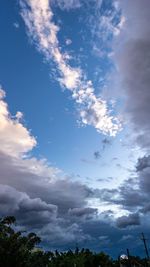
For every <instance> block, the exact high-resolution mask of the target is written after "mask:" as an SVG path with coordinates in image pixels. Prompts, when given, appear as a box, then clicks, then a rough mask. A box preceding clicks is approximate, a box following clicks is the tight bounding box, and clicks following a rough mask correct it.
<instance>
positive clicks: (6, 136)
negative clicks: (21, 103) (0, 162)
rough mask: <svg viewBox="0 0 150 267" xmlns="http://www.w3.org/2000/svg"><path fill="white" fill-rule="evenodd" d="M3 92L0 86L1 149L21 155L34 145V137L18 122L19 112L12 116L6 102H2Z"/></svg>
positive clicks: (11, 153) (14, 154)
mask: <svg viewBox="0 0 150 267" xmlns="http://www.w3.org/2000/svg"><path fill="white" fill-rule="evenodd" d="M4 97H5V92H4V91H3V89H2V88H0V122H1V123H0V144H1V151H2V152H5V153H7V154H8V155H13V156H16V157H17V156H20V155H21V156H23V155H24V153H26V152H28V151H30V150H32V148H33V147H34V146H35V145H36V139H35V138H34V137H32V136H31V134H30V132H29V131H28V130H27V129H26V128H25V127H24V126H23V125H22V124H21V123H20V122H19V119H20V118H21V117H22V113H21V112H17V114H16V116H15V118H12V117H11V115H10V113H9V111H8V106H7V103H6V102H4V100H3V99H4Z"/></svg>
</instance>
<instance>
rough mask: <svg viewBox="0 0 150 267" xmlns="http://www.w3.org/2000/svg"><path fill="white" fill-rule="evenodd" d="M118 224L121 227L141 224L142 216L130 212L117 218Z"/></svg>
mask: <svg viewBox="0 0 150 267" xmlns="http://www.w3.org/2000/svg"><path fill="white" fill-rule="evenodd" d="M116 225H117V226H118V227H119V228H126V227H128V226H135V225H140V216H139V214H138V213H133V214H129V215H128V216H121V217H119V218H118V219H117V220H116Z"/></svg>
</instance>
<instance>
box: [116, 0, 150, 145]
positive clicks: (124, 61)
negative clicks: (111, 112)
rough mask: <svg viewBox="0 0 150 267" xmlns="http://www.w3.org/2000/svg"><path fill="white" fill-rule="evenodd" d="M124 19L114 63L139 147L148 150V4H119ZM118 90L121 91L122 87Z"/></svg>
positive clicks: (149, 78)
mask: <svg viewBox="0 0 150 267" xmlns="http://www.w3.org/2000/svg"><path fill="white" fill-rule="evenodd" d="M120 3H121V5H122V7H123V14H124V16H125V18H126V23H125V27H124V31H123V32H122V34H121V35H120V37H119V38H120V40H123V42H121V43H122V44H121V46H119V47H117V49H116V52H115V60H116V65H117V68H118V72H119V75H120V76H121V80H122V86H123V87H124V94H125V96H126V106H125V112H126V115H127V118H128V121H130V123H131V125H132V128H133V130H134V131H135V133H136V135H137V138H136V141H137V142H138V144H140V145H141V146H142V147H144V148H146V149H149V147H150V139H149V135H150V120H149V114H150V105H149V103H150V89H149V88H150V27H149V22H150V1H149V0H144V1H140V0H137V1H136V2H135V1H129V0H127V1H121V2H120ZM122 86H121V87H122Z"/></svg>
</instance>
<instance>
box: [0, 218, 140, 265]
mask: <svg viewBox="0 0 150 267" xmlns="http://www.w3.org/2000/svg"><path fill="white" fill-rule="evenodd" d="M15 222H16V219H15V218H14V217H13V216H8V217H5V218H4V219H1V220H0V267H54V266H55V267H87V266H88V267H99V266H101V267H111V266H114V267H118V266H119V262H118V261H114V260H113V259H111V258H110V257H109V255H106V254H104V253H103V252H100V253H98V254H96V253H93V252H91V251H90V250H89V249H84V248H83V249H82V250H79V249H78V248H76V249H75V251H74V252H73V251H72V250H68V251H67V252H60V253H59V252H58V251H57V250H56V251H55V252H50V251H47V252H43V251H38V252H33V251H32V249H33V248H34V247H35V246H36V245H37V244H39V243H40V242H41V240H40V238H39V237H38V236H37V235H36V234H35V233H29V234H26V233H25V232H23V231H15V230H14V227H13V225H14V224H15ZM132 260H134V258H133V259H132ZM136 260H137V261H138V262H139V263H143V261H142V260H141V259H140V258H139V257H136Z"/></svg>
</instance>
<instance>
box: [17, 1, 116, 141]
mask: <svg viewBox="0 0 150 267" xmlns="http://www.w3.org/2000/svg"><path fill="white" fill-rule="evenodd" d="M20 5H21V15H22V17H23V19H24V21H25V24H26V26H27V28H28V33H29V35H30V37H31V38H32V39H33V40H34V41H35V42H36V45H37V49H38V50H39V51H40V52H42V53H43V54H44V57H45V58H46V59H47V61H48V62H51V60H54V62H55V63H56V65H57V70H58V71H59V75H60V77H59V78H58V80H59V82H60V85H61V86H63V87H65V88H67V89H68V90H70V91H71V92H72V98H73V99H74V100H75V102H76V103H77V104H78V109H79V114H80V118H81V122H82V124H85V125H92V126H94V127H95V128H96V129H97V131H98V132H101V133H103V134H109V135H111V136H114V135H116V133H117V132H118V130H119V129H120V122H119V120H118V119H117V118H116V117H114V116H113V115H111V114H110V111H109V110H108V107H107V103H106V101H105V100H103V99H101V98H100V97H96V95H95V93H94V88H93V85H92V82H91V81H90V80H89V81H88V80H86V79H85V78H84V76H85V75H83V71H82V70H81V68H75V67H74V68H73V67H71V66H70V65H69V64H68V63H67V62H66V59H65V58H66V53H65V54H63V53H62V52H61V48H60V46H59V41H58V38H57V32H58V31H59V27H58V26H57V25H55V24H54V23H53V21H52V18H53V12H52V10H51V7H50V5H49V1H48V0H21V1H20Z"/></svg>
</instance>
